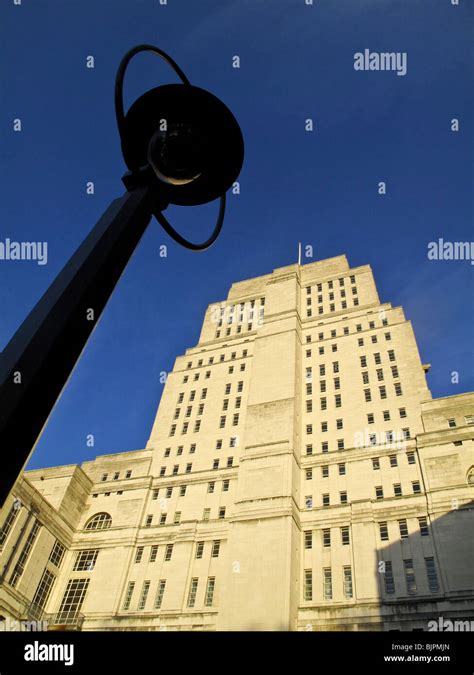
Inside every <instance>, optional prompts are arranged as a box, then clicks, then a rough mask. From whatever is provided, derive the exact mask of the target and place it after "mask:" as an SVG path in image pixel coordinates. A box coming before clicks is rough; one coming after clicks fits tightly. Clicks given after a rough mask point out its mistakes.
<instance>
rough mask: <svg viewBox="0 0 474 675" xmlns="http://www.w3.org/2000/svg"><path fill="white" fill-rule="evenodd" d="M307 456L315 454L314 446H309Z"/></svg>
mask: <svg viewBox="0 0 474 675" xmlns="http://www.w3.org/2000/svg"><path fill="white" fill-rule="evenodd" d="M306 454H307V455H312V454H313V446H312V445H307V446H306Z"/></svg>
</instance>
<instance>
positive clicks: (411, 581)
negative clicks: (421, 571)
mask: <svg viewBox="0 0 474 675" xmlns="http://www.w3.org/2000/svg"><path fill="white" fill-rule="evenodd" d="M403 569H404V570H405V581H406V585H407V593H409V594H413V593H416V579H415V570H414V568H413V560H411V559H406V560H404V561H403Z"/></svg>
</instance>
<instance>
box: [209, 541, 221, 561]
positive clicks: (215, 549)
mask: <svg viewBox="0 0 474 675" xmlns="http://www.w3.org/2000/svg"><path fill="white" fill-rule="evenodd" d="M220 550H221V540H220V539H216V540H215V541H213V542H212V549H211V558H218V557H219V551H220Z"/></svg>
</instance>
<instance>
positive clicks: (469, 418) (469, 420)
mask: <svg viewBox="0 0 474 675" xmlns="http://www.w3.org/2000/svg"><path fill="white" fill-rule="evenodd" d="M464 421H465V422H466V424H467V425H468V426H469V427H471V426H472V425H473V424H474V415H466V416H465V417H464Z"/></svg>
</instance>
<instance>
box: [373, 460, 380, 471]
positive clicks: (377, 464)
mask: <svg viewBox="0 0 474 675" xmlns="http://www.w3.org/2000/svg"><path fill="white" fill-rule="evenodd" d="M372 469H373V470H374V471H378V470H379V469H380V459H379V458H378V457H372Z"/></svg>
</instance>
